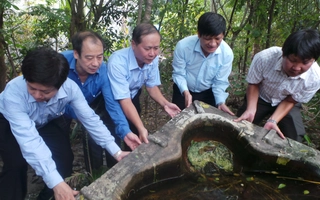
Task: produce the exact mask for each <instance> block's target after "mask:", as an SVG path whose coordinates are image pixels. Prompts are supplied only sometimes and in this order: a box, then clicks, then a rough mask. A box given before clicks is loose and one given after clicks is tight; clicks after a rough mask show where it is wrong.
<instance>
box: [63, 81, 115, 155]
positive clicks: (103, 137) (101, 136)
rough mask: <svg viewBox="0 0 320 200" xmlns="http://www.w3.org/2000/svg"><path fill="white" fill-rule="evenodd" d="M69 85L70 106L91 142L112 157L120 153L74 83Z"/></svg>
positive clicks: (108, 132) (111, 137)
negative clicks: (91, 139)
mask: <svg viewBox="0 0 320 200" xmlns="http://www.w3.org/2000/svg"><path fill="white" fill-rule="evenodd" d="M71 83H72V82H71ZM70 85H71V87H70V88H68V89H69V90H70V92H69V93H68V96H69V98H70V105H71V107H72V108H73V110H74V112H75V114H76V116H77V118H78V120H79V121H80V122H81V123H82V124H83V126H84V127H85V128H86V130H87V131H88V132H89V134H90V136H91V137H92V138H93V140H94V141H95V142H96V143H97V144H98V145H100V146H101V147H102V148H104V149H106V150H107V151H108V153H109V154H110V155H114V154H115V153H117V152H118V151H120V147H119V146H118V145H117V144H116V143H115V141H114V137H113V136H112V135H111V133H110V131H109V130H108V128H107V127H106V126H105V125H104V124H103V123H102V121H101V120H100V117H99V116H98V115H97V114H96V113H95V112H94V110H92V109H91V108H90V106H89V105H88V103H87V102H86V100H85V98H84V96H83V94H82V92H81V90H80V88H79V87H78V86H77V85H76V84H75V83H73V84H70Z"/></svg>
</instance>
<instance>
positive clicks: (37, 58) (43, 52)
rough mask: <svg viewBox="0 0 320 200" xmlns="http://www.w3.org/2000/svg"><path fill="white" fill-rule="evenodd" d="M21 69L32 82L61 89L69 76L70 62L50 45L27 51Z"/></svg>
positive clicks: (26, 78)
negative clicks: (49, 46)
mask: <svg viewBox="0 0 320 200" xmlns="http://www.w3.org/2000/svg"><path fill="white" fill-rule="evenodd" d="M21 71H22V74H23V77H24V79H25V80H26V81H28V82H30V83H39V84H42V85H45V86H49V87H51V86H53V87H55V88H56V89H59V88H60V87H61V85H62V84H63V83H64V81H65V80H66V79H67V77H68V72H69V64H68V61H67V59H66V58H65V57H64V56H63V55H62V54H60V53H58V52H56V51H54V50H53V49H51V48H48V47H39V48H35V49H33V50H31V51H29V52H28V53H27V55H26V56H25V57H24V59H23V61H22V66H21Z"/></svg>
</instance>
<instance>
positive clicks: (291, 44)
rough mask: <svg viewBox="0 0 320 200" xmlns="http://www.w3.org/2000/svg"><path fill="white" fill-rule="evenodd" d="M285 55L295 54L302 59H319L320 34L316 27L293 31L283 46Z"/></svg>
mask: <svg viewBox="0 0 320 200" xmlns="http://www.w3.org/2000/svg"><path fill="white" fill-rule="evenodd" d="M282 52H283V56H285V57H288V56H289V55H291V54H293V55H296V56H298V57H299V58H300V59H301V60H310V59H312V58H314V59H315V60H317V59H318V58H319V55H320V36H319V31H318V30H315V29H302V30H299V31H296V32H294V33H291V34H290V35H289V37H288V38H287V39H286V40H285V42H284V44H283V46H282Z"/></svg>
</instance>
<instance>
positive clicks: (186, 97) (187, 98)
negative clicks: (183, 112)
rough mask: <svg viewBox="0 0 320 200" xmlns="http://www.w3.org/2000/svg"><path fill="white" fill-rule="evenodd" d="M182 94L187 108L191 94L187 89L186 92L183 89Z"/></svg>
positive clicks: (190, 100) (190, 101) (190, 102)
mask: <svg viewBox="0 0 320 200" xmlns="http://www.w3.org/2000/svg"><path fill="white" fill-rule="evenodd" d="M183 95H184V103H185V106H186V108H188V107H189V106H190V105H191V104H192V95H191V94H190V92H189V91H187V92H186V91H185V92H184V93H183Z"/></svg>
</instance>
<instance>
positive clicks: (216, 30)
mask: <svg viewBox="0 0 320 200" xmlns="http://www.w3.org/2000/svg"><path fill="white" fill-rule="evenodd" d="M221 33H222V34H223V35H225V33H226V20H225V19H224V17H222V15H220V14H217V13H214V12H206V13H204V14H203V15H201V17H200V18H199V20H198V34H199V36H203V35H205V36H217V35H220V34H221Z"/></svg>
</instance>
